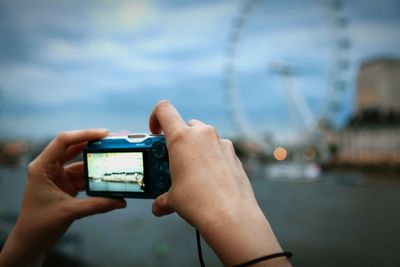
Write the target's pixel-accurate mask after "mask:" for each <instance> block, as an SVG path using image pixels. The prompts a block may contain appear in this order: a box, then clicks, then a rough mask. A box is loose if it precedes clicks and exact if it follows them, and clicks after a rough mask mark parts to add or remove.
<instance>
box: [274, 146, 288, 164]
mask: <svg viewBox="0 0 400 267" xmlns="http://www.w3.org/2000/svg"><path fill="white" fill-rule="evenodd" d="M287 155H288V152H287V150H286V148H284V147H277V148H275V150H274V158H275V159H276V160H278V161H283V160H285V159H286V158H287Z"/></svg>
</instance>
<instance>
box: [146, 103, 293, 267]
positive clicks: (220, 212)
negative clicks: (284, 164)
mask: <svg viewBox="0 0 400 267" xmlns="http://www.w3.org/2000/svg"><path fill="white" fill-rule="evenodd" d="M150 130H151V131H152V132H153V133H160V132H161V131H163V132H164V134H165V138H166V142H167V147H168V153H169V160H170V172H171V179H172V185H171V188H170V190H169V192H167V193H165V194H163V195H161V196H159V197H158V198H157V199H156V200H155V201H154V203H153V213H154V214H155V215H156V216H162V215H166V214H169V213H172V212H174V211H176V212H177V213H178V214H179V215H180V216H181V217H183V218H184V219H185V220H186V221H188V222H189V223H190V224H192V225H193V226H194V227H196V228H197V229H198V230H199V231H200V233H201V234H202V235H203V237H204V239H205V240H206V241H207V242H208V244H209V245H210V246H211V247H212V248H213V249H214V251H215V252H216V253H217V254H218V256H219V257H220V259H221V260H222V261H223V263H224V264H225V265H235V264H239V263H242V262H246V261H248V260H252V259H255V258H257V257H261V256H265V255H268V254H272V253H276V252H280V251H281V247H280V245H279V243H278V241H277V240H276V238H275V236H274V233H273V232H272V229H271V228H270V226H269V223H268V221H267V220H266V218H265V216H264V214H263V213H262V211H261V209H260V208H259V206H258V204H257V201H256V199H255V196H254V193H253V189H252V187H251V185H250V182H249V179H248V178H247V175H246V173H245V172H244V170H243V167H242V164H241V162H240V161H239V159H238V158H237V156H236V154H235V151H234V148H233V145H232V142H231V141H229V140H226V139H220V137H219V136H218V133H217V131H216V130H215V129H214V128H213V127H212V126H209V125H206V124H204V123H203V122H201V121H198V120H190V121H189V122H188V123H186V122H185V121H184V120H183V119H182V117H181V116H180V114H179V113H178V111H177V110H176V109H175V108H174V107H173V106H172V105H171V104H170V103H169V102H167V101H162V102H159V103H158V105H157V106H156V107H155V109H154V110H153V112H152V114H151V116H150ZM262 264H269V265H265V266H290V264H289V263H288V261H287V259H285V258H280V259H275V260H273V261H272V260H271V261H269V262H268V263H267V262H264V263H262ZM271 264H276V265H271ZM257 266H260V265H257Z"/></svg>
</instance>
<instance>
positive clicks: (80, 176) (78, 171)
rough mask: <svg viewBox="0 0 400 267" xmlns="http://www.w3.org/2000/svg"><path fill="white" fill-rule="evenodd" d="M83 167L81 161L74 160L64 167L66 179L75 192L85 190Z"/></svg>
mask: <svg viewBox="0 0 400 267" xmlns="http://www.w3.org/2000/svg"><path fill="white" fill-rule="evenodd" d="M84 169H85V167H84V165H83V162H82V161H80V162H75V163H72V164H70V165H68V166H66V167H65V172H66V173H67V176H68V179H69V180H70V182H71V183H72V185H73V186H74V188H75V190H76V191H77V192H79V191H83V190H85V170H84Z"/></svg>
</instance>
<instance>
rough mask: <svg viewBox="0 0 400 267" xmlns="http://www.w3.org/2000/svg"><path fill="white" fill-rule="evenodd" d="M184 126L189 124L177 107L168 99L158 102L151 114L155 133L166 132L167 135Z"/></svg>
mask: <svg viewBox="0 0 400 267" xmlns="http://www.w3.org/2000/svg"><path fill="white" fill-rule="evenodd" d="M182 127H187V125H186V123H185V121H184V120H183V119H182V117H181V115H180V114H179V112H178V111H177V110H176V109H175V107H174V106H173V105H172V104H171V103H169V102H168V101H166V100H163V101H160V102H158V103H157V105H156V106H155V108H154V109H153V111H152V112H151V115H150V119H149V128H150V131H151V132H152V133H155V134H159V133H161V132H164V134H165V135H166V137H167V136H168V135H170V134H171V133H172V132H173V131H174V130H177V129H180V128H182Z"/></svg>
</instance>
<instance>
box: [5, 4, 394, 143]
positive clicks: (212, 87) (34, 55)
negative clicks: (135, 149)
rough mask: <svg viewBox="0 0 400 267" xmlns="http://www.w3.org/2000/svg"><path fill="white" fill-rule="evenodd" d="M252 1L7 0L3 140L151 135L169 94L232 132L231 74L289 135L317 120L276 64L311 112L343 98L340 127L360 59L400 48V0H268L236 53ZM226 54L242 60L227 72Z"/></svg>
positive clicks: (246, 104)
mask: <svg viewBox="0 0 400 267" xmlns="http://www.w3.org/2000/svg"><path fill="white" fill-rule="evenodd" d="M246 2H247V1H232V0H224V1H222V0H221V1H183V0H181V1H179V0H174V1H161V0H158V1H156V0H154V1H127V0H126V1H106V0H100V1H94V0H86V1H67V0H60V1H51V0H30V1H28V0H13V1H5V0H0V40H1V42H0V123H1V125H2V127H1V129H0V137H31V138H47V137H49V136H53V135H55V134H56V133H57V132H59V131H62V130H69V129H81V128H92V127H102V128H103V127H106V128H108V129H110V130H111V131H114V132H118V131H120V130H129V131H132V132H148V126H147V125H148V116H149V114H150V112H151V110H152V109H153V107H154V105H155V104H156V103H157V101H159V100H161V99H168V100H170V101H171V102H172V103H173V104H174V105H175V106H176V107H177V108H178V110H179V111H180V112H181V114H182V116H183V118H184V119H185V120H189V119H191V118H197V119H200V120H203V121H204V122H206V123H208V124H212V125H214V126H215V127H216V128H217V130H218V131H219V132H220V134H221V135H223V136H235V135H238V134H239V131H238V129H237V126H236V125H235V124H233V123H232V121H233V117H234V115H233V114H232V112H230V109H229V107H230V106H232V101H230V100H229V99H230V98H229V97H228V93H229V92H230V93H232V92H233V91H232V90H231V91H227V90H226V79H227V78H229V79H230V80H231V81H234V83H235V91H234V94H235V95H236V96H237V98H236V101H235V106H236V107H237V110H240V111H241V112H240V116H241V118H243V121H245V122H246V124H247V125H248V127H249V129H251V131H253V132H256V133H258V134H266V133H271V134H273V135H274V136H281V137H285V138H286V137H287V138H289V137H290V136H293V135H296V134H298V133H299V128H307V127H309V125H308V126H307V123H302V122H301V121H302V117H301V116H300V115H299V112H296V105H294V104H293V102H291V98H290V95H289V94H288V91H287V90H286V88H285V86H284V83H283V82H282V80H281V79H280V76H279V75H278V74H277V73H276V72H274V71H272V68H271V66H272V65H274V64H276V63H279V64H285V65H290V66H291V68H292V69H293V71H294V76H293V78H292V79H291V82H293V83H294V84H295V85H296V97H295V99H297V100H295V101H297V102H299V101H298V99H300V100H301V101H300V102H302V103H303V106H304V105H306V106H307V109H309V111H310V113H311V114H313V115H312V119H313V120H314V119H317V118H318V115H319V114H321V110H323V109H324V107H326V103H327V100H331V99H335V100H336V101H337V102H338V103H339V104H340V107H341V108H340V110H339V112H337V113H335V114H330V115H329V119H331V120H332V121H333V122H335V124H336V125H338V126H340V125H343V124H345V122H346V119H347V118H348V117H349V116H350V115H351V113H352V110H353V99H354V93H355V89H354V88H355V77H356V74H357V70H358V68H359V65H360V64H361V63H362V62H365V61H366V60H370V59H373V58H377V57H380V56H385V57H387V56H390V57H397V58H399V57H400V49H399V48H398V47H399V43H400V31H399V29H400V2H399V1H395V0H380V1H377V0H374V1H344V3H343V5H342V8H341V9H340V10H336V11H335V12H336V13H335V12H333V10H335V9H333V8H332V7H331V5H328V2H329V1H316V0H302V1H294V0H292V1H289V0H283V1H266V0H265V1H262V0H259V1H256V2H255V3H254V5H253V6H252V8H251V9H250V11H249V13H248V14H247V16H246V17H245V24H244V26H243V27H242V28H241V30H240V39H238V41H237V42H236V43H235V51H236V53H235V56H234V57H233V58H228V57H227V54H226V51H227V47H228V46H229V44H230V43H229V41H228V40H230V39H229V36H230V33H232V31H233V29H234V26H233V25H234V23H233V21H234V19H235V18H237V17H238V15H239V14H240V12H239V11H240V10H242V8H243V5H244V4H245V3H246ZM336 2H337V1H336ZM332 14H333V15H332ZM334 16H336V17H339V16H340V17H345V18H347V21H348V23H347V24H346V25H347V27H345V28H343V30H342V31H341V32H339V35H340V36H341V37H343V36H344V37H346V38H349V39H350V43H351V46H350V48H349V49H347V50H345V51H341V52H340V53H339V54H340V55H339V57H340V58H338V56H337V55H338V53H336V56H333V55H334V54H335V53H334V51H335V45H334V44H335V43H336V42H337V39H335V36H339V35H335V34H332V32H334V31H335V28H334V27H333V25H334V24H333V21H334V20H333V17H334ZM341 58H344V59H346V60H347V61H348V62H349V67H348V68H347V69H344V70H343V71H341V72H340V73H339V74H338V75H339V76H340V79H341V80H343V81H345V82H346V84H347V86H346V88H345V90H344V92H341V93H337V94H335V95H329V88H330V86H331V84H332V82H331V80H330V78H329V77H330V73H331V72H332V66H333V65H334V62H336V61H338V60H339V59H341ZM229 60H230V61H229ZM227 62H230V65H229V66H231V67H233V68H234V73H233V74H232V75H229V76H227V74H226V71H225V70H226V68H227ZM328 102H329V101H328ZM303 113H304V112H303Z"/></svg>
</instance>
